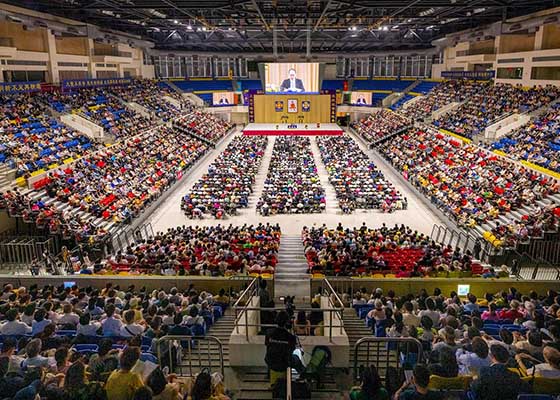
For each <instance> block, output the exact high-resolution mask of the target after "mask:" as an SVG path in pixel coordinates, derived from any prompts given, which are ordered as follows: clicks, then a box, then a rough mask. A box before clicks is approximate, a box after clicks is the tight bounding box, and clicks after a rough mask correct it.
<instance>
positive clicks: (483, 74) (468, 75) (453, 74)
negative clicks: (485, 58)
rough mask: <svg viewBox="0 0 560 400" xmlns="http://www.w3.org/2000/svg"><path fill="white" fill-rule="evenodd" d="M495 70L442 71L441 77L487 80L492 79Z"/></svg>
mask: <svg viewBox="0 0 560 400" xmlns="http://www.w3.org/2000/svg"><path fill="white" fill-rule="evenodd" d="M495 75H496V71H493V70H492V71H442V72H441V77H442V78H446V79H474V80H481V81H488V80H490V79H493V78H494V76H495Z"/></svg>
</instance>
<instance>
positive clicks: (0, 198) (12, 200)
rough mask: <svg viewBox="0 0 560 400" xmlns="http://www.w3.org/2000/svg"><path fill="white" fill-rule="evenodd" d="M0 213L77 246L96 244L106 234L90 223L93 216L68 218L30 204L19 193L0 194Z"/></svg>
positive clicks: (37, 202)
mask: <svg viewBox="0 0 560 400" xmlns="http://www.w3.org/2000/svg"><path fill="white" fill-rule="evenodd" d="M0 210H3V211H4V210H5V211H6V212H7V213H8V215H9V216H10V217H22V219H23V221H24V222H26V223H34V224H35V225H36V226H37V228H38V229H47V230H48V232H49V233H50V234H53V235H54V234H60V235H61V236H62V238H64V239H72V238H73V239H75V240H76V241H77V242H86V243H98V242H100V241H101V240H103V238H104V237H105V235H106V234H107V229H106V226H103V225H102V224H94V223H93V216H92V217H91V218H85V217H84V218H82V217H80V216H75V215H71V214H70V212H69V211H67V210H65V211H61V210H59V209H58V208H57V207H56V205H54V204H50V205H47V204H45V202H44V201H43V200H41V199H39V200H33V199H32V198H31V197H30V196H29V194H23V193H21V191H20V190H19V189H13V190H7V191H6V192H5V193H1V192H0Z"/></svg>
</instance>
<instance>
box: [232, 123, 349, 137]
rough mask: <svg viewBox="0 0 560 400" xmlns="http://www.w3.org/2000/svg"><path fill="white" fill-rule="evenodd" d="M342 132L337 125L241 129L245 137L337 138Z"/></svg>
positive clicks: (251, 125) (257, 125)
mask: <svg viewBox="0 0 560 400" xmlns="http://www.w3.org/2000/svg"><path fill="white" fill-rule="evenodd" d="M343 132H344V131H343V130H342V128H340V127H339V126H338V125H337V124H330V123H325V124H319V127H317V124H316V123H315V124H311V123H309V124H254V123H253V124H249V125H247V126H246V127H245V129H243V134H244V135H247V136H339V135H342V133H343Z"/></svg>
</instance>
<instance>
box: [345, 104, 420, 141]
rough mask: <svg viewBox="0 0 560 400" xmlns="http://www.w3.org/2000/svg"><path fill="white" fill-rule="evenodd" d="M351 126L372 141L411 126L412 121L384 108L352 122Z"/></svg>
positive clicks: (366, 139) (365, 138)
mask: <svg viewBox="0 0 560 400" xmlns="http://www.w3.org/2000/svg"><path fill="white" fill-rule="evenodd" d="M350 126H351V127H352V128H354V130H355V131H356V133H358V135H360V136H361V137H362V138H363V139H364V140H365V141H366V142H368V143H372V142H376V141H378V140H383V139H385V138H386V137H387V136H390V135H392V134H394V133H397V132H399V131H400V130H402V129H405V128H406V127H408V126H410V121H409V120H408V118H405V117H404V116H402V115H400V114H397V113H395V112H392V111H389V110H385V109H383V110H381V111H377V112H375V113H373V114H371V115H369V116H368V117H367V118H363V119H361V120H360V121H358V122H353V123H351V124H350Z"/></svg>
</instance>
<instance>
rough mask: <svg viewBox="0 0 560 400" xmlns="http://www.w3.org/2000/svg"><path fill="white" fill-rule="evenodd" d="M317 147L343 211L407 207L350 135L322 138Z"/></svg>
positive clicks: (401, 197) (318, 140)
mask: <svg viewBox="0 0 560 400" xmlns="http://www.w3.org/2000/svg"><path fill="white" fill-rule="evenodd" d="M317 145H318V146H319V151H320V153H321V159H322V160H323V163H324V164H325V167H326V169H327V172H328V173H329V182H330V183H331V184H332V185H333V186H334V189H335V192H336V198H337V200H338V203H339V206H340V208H341V209H342V211H343V212H345V213H351V212H352V211H353V210H355V209H380V210H383V211H386V212H391V211H393V210H395V209H397V210H398V209H403V208H406V200H405V199H404V197H403V196H402V195H401V194H400V193H399V191H398V190H396V189H395V188H394V187H393V185H392V184H391V183H390V182H389V181H387V180H386V179H385V177H384V176H383V173H382V172H381V171H379V170H378V169H377V168H376V167H375V165H374V163H373V162H372V161H371V160H370V159H369V157H368V156H367V155H366V154H365V153H364V152H363V151H362V150H361V149H360V147H359V146H358V144H357V143H356V142H355V141H354V139H352V138H351V137H350V136H346V135H344V136H333V137H319V138H317Z"/></svg>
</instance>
